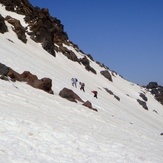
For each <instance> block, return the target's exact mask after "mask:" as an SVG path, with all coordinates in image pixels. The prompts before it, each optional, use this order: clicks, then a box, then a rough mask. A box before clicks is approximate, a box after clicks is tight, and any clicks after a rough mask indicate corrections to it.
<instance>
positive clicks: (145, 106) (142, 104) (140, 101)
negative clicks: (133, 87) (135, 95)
mask: <svg viewBox="0 0 163 163" xmlns="http://www.w3.org/2000/svg"><path fill="white" fill-rule="evenodd" d="M137 102H138V103H139V104H140V105H141V106H142V107H143V108H144V109H145V110H148V107H147V104H146V102H144V101H142V100H140V99H137Z"/></svg>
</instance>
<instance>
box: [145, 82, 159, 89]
mask: <svg viewBox="0 0 163 163" xmlns="http://www.w3.org/2000/svg"><path fill="white" fill-rule="evenodd" d="M157 87H158V84H157V82H150V83H149V84H148V85H147V86H146V88H147V89H153V88H157Z"/></svg>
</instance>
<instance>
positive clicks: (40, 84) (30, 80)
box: [7, 68, 53, 94]
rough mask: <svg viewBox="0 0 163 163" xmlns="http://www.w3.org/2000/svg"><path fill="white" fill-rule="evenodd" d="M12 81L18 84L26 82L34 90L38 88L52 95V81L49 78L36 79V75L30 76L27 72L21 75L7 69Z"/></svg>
mask: <svg viewBox="0 0 163 163" xmlns="http://www.w3.org/2000/svg"><path fill="white" fill-rule="evenodd" d="M7 76H9V77H10V78H11V80H12V81H20V82H27V84H29V85H31V86H32V87H34V88H38V89H41V90H44V91H45V92H48V93H50V94H53V91H52V89H51V88H52V80H51V79H49V78H42V79H40V80H39V79H38V78H37V76H36V75H33V74H31V73H30V72H29V71H24V72H23V73H22V74H19V73H17V72H15V71H14V70H12V69H11V68H9V71H8V74H7Z"/></svg>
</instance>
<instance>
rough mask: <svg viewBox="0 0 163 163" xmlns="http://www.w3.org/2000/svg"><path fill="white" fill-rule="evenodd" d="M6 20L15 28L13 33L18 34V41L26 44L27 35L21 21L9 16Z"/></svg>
mask: <svg viewBox="0 0 163 163" xmlns="http://www.w3.org/2000/svg"><path fill="white" fill-rule="evenodd" d="M5 19H6V20H7V21H8V23H10V24H12V25H13V26H14V28H13V31H14V32H15V33H16V34H17V36H18V39H20V40H21V41H22V42H24V43H26V42H27V38H26V35H25V28H24V27H23V26H22V25H21V23H20V21H19V20H17V19H14V18H12V17H11V16H7V17H6V18H5Z"/></svg>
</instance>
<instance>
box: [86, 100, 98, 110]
mask: <svg viewBox="0 0 163 163" xmlns="http://www.w3.org/2000/svg"><path fill="white" fill-rule="evenodd" d="M83 105H84V106H86V107H88V108H89V109H92V110H94V111H98V110H97V109H95V108H93V107H92V104H91V102H90V101H86V102H84V104H83Z"/></svg>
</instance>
